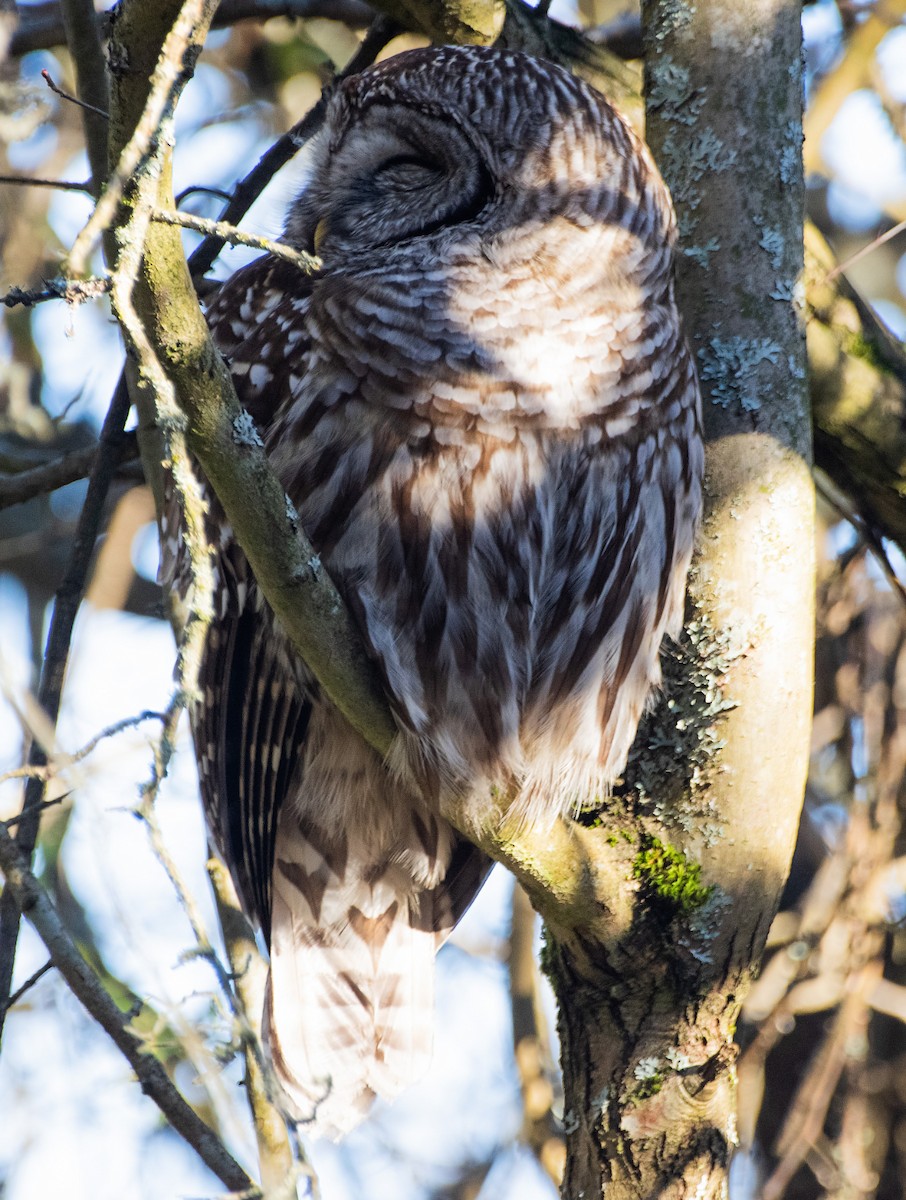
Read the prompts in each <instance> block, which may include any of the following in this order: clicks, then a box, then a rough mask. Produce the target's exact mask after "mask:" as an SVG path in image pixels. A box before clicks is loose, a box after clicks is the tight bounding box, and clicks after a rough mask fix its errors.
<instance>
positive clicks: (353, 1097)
mask: <svg viewBox="0 0 906 1200" xmlns="http://www.w3.org/2000/svg"><path fill="white" fill-rule="evenodd" d="M307 849H308V851H309V853H308V854H307V855H306V863H305V864H304V865H303V863H301V862H299V861H298V860H296V861H293V862H289V861H286V860H285V859H281V858H280V856H279V853H278V857H277V862H276V863H275V866H274V875H273V884H274V887H273V909H272V916H271V973H270V981H269V990H268V999H267V1007H266V1012H265V1029H266V1034H267V1040H268V1045H269V1049H270V1054H271V1060H272V1062H273V1066H274V1073H275V1075H276V1081H277V1083H278V1085H279V1088H280V1090H281V1092H282V1096H280V1097H279V1100H280V1102H281V1104H282V1107H283V1108H284V1109H285V1111H286V1113H287V1115H288V1116H289V1117H291V1118H292V1119H293V1120H295V1121H297V1122H298V1123H299V1126H300V1130H301V1132H303V1133H306V1134H309V1135H311V1136H315V1137H328V1138H332V1139H337V1138H339V1137H342V1136H343V1135H344V1134H345V1133H347V1132H348V1131H349V1130H350V1129H352V1128H353V1127H354V1126H355V1125H357V1124H358V1123H359V1122H360V1121H361V1120H362V1118H363V1117H364V1116H365V1115H366V1113H367V1112H368V1110H369V1108H370V1107H371V1103H372V1101H373V1100H374V1099H375V1097H376V1096H381V1097H382V1098H383V1099H385V1100H390V1099H393V1097H395V1096H396V1095H398V1094H399V1092H400V1091H401V1090H402V1089H403V1088H405V1087H406V1086H407V1085H408V1084H410V1083H414V1082H415V1081H416V1080H417V1079H419V1078H420V1077H421V1076H423V1075H424V1074H425V1073H426V1072H427V1070H428V1067H429V1065H430V1062H431V1053H432V1044H433V1027H434V956H435V954H436V952H437V949H438V948H439V946H440V944H441V943H442V942H443V940H444V939H445V938H446V936H447V935H448V934H449V932H450V930H451V929H452V927H453V924H455V921H456V920H457V919H458V917H459V916H461V915H462V912H463V911H464V910H465V907H466V904H467V903H468V901H465V902H464V903H463V901H464V898H465V895H466V893H468V900H469V901H470V900H471V899H472V897H474V895H475V893H476V892H477V890H478V887H480V885H481V883H482V882H483V881H484V878H485V876H486V875H487V871H488V864H487V860H486V859H484V858H483V856H481V855H480V854H479V853H478V852H477V851H475V850H474V848H473V847H471V846H468V847H466V844H465V843H463V850H462V851H461V852H460V853H457V852H456V851H454V853H453V856H452V860H451V862H450V866H449V869H448V872H447V880H448V881H449V884H450V885H451V887H447V886H445V885H446V883H447V880H445V881H442V882H440V883H439V884H438V885H437V886H435V887H433V888H430V889H424V890H421V891H415V890H413V885H412V880H411V878H408V879H405V880H403V879H400V878H397V879H396V880H395V881H394V874H395V873H394V872H392V871H391V872H387V873H385V874H384V875H383V876H382V877H381V878H380V879H374V874H375V872H374V871H372V872H370V873H369V872H367V871H363V870H362V869H361V868H359V869H358V870H354V869H353V864H352V863H351V862H350V863H347V864H346V866H345V870H344V872H343V879H342V880H338V879H337V878H336V876H335V873H334V872H332V871H328V868H327V866H326V863H324V862H323V860H322V861H321V863H320V865H318V864H316V862H315V861H313V860H314V858H315V857H316V856H315V855H313V854H312V851H313V847H311V846H310V845H309V846H308V847H307ZM457 850H458V847H457ZM294 857H295V856H294ZM306 866H308V867H309V868H314V869H309V870H306ZM369 874H371V876H372V878H371V880H369V878H368V876H369Z"/></svg>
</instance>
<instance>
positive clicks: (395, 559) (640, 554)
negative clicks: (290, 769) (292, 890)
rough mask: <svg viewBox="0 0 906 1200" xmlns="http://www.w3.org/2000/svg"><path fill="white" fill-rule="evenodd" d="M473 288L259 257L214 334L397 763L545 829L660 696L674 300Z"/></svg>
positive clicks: (692, 403) (672, 588)
mask: <svg viewBox="0 0 906 1200" xmlns="http://www.w3.org/2000/svg"><path fill="white" fill-rule="evenodd" d="M573 265H574V264H573ZM475 271H476V267H475V265H474V262H473V261H472V260H471V259H469V260H468V261H462V262H460V263H456V262H454V263H453V264H451V266H450V269H448V270H443V269H441V268H440V267H438V268H436V269H434V270H432V271H429V272H427V273H425V272H424V271H422V272H421V274H420V275H417V274H415V273H411V274H410V273H408V272H407V271H406V270H405V269H401V270H400V271H399V272H398V273H397V274H396V275H394V274H393V273H392V272H391V273H385V274H384V275H383V276H382V275H381V274H380V273H379V272H376V271H366V272H363V273H361V274H359V275H358V276H353V275H351V274H350V273H349V272H342V273H338V274H336V275H332V274H331V272H330V271H329V270H325V272H323V273H322V274H321V275H318V276H315V277H314V278H312V279H307V278H306V277H304V276H302V275H301V274H300V273H299V272H298V271H296V270H295V269H294V268H293V267H291V266H289V265H288V264H284V263H276V262H273V261H269V260H259V261H258V262H257V263H254V264H253V265H252V266H251V267H249V268H247V269H246V270H245V271H242V272H239V273H238V274H237V276H235V277H234V279H233V280H232V281H230V283H229V284H227V285H226V288H225V289H224V292H223V293H222V294H221V296H220V297H219V298H218V300H217V302H216V304H215V306H214V308H213V310H212V314H211V320H212V324H213V328H214V332H215V335H216V337H217V340H218V341H219V342H220V344H221V346H222V347H223V348H224V350H225V351H226V353H227V355H228V358H229V362H230V366H231V369H232V371H233V374H234V377H235V379H236V383H237V387H238V389H239V393H240V397H241V399H242V401H243V403H244V404H245V405H246V406H247V407H248V409H249V411H250V412H251V413H252V415H253V416H254V418H255V420H256V421H257V422H258V424H259V427H260V428H261V431H262V435H263V436H264V438H265V442H266V445H267V447H268V451H269V454H270V456H271V458H272V461H273V463H274V465H275V467H276V469H277V470H278V473H279V474H280V477H281V479H282V481H283V483H284V486H285V487H286V489H287V492H288V494H289V495H290V497H291V499H292V500H293V502H294V503H295V504H296V506H297V508H298V510H299V514H300V517H301V520H302V523H303V525H304V527H305V529H306V532H307V533H308V535H309V536H310V538H311V539H312V541H313V543H314V544H315V546H316V547H317V548H318V550H319V552H320V553H321V555H322V558H323V560H324V562H325V564H326V565H327V567H328V569H329V570H330V572H331V574H332V575H333V577H334V578H335V580H336V582H337V583H338V585H339V586H340V589H341V591H342V592H343V593H344V596H345V598H346V600H347V602H348V603H349V605H350V607H351V609H352V611H353V613H354V615H355V617H356V619H357V621H358V623H359V625H360V627H361V630H362V634H363V636H364V639H365V642H366V645H367V647H368V649H369V651H370V653H371V654H372V655H373V657H374V658H375V660H376V662H377V663H378V664H379V666H380V669H381V671H382V673H383V677H384V680H385V683H386V686H387V691H388V696H389V698H390V702H391V705H392V707H393V710H394V713H395V715H396V717H397V720H398V723H399V724H400V727H401V729H402V731H403V736H402V737H401V739H400V742H399V745H398V747H397V751H396V757H395V760H394V764H393V765H394V766H395V768H396V769H397V770H398V771H400V772H401V773H402V774H403V775H405V776H408V777H409V778H410V779H411V780H412V781H413V782H414V783H415V784H416V785H417V786H418V788H419V789H420V790H422V791H424V790H425V789H426V788H427V789H428V790H429V791H430V792H433V793H434V794H438V793H441V794H443V793H444V792H446V791H447V790H448V789H453V790H455V791H456V792H457V793H462V792H463V791H464V790H465V791H469V792H475V793H476V794H479V793H481V792H482V790H483V789H485V788H486V787H487V786H491V785H494V786H499V785H501V783H503V784H505V785H506V786H512V785H513V784H514V783H515V784H516V785H517V787H519V790H520V799H519V800H518V801H517V807H518V808H519V810H520V811H521V812H522V813H523V814H524V815H525V816H527V817H528V818H530V819H536V818H538V817H539V816H542V815H547V816H550V815H552V812H553V811H555V810H558V809H562V808H564V807H568V806H569V805H571V804H575V803H576V802H579V801H581V800H582V799H584V798H586V797H587V796H588V795H594V794H602V793H603V792H604V791H606V788H607V787H608V785H609V783H610V782H611V781H612V780H613V779H614V778H615V777H616V776H617V775H618V774H619V771H620V770H621V769H622V766H623V763H624V761H625V756H626V753H627V752H628V749H629V744H630V742H631V740H632V737H633V735H634V731H635V727H636V723H637V720H638V717H639V715H640V713H641V710H642V707H643V705H644V703H645V700H646V698H647V695H648V693H649V690H650V688H651V686H652V684H654V683H656V682H657V680H658V679H659V668H658V649H659V646H660V642H661V640H662V637H663V634H664V632H665V630H671V631H672V630H675V629H676V628H677V626H678V623H679V620H680V609H681V603H682V594H683V587H684V579H685V573H686V569H687V565H688V559H689V555H690V552H691V544H692V536H693V529H694V524H695V520H696V514H697V511H698V507H699V496H700V475H701V469H702V453H701V445H700V434H699V416H698V394H697V386H696V383H695V379H694V372H693V370H692V366H691V363H690V360H689V356H688V351H687V350H686V347H685V344H684V342H683V339H682V334H681V330H680V326H679V320H678V317H677V314H676V310H675V308H674V306H673V301H672V295H670V293H669V290H668V291H667V292H661V293H660V294H657V295H656V296H655V297H654V301H653V302H651V298H650V297H649V300H648V301H646V302H643V299H642V297H641V296H640V293H639V288H638V286H637V284H635V283H628V282H626V281H625V280H624V281H623V283H622V284H619V283H618V284H611V281H610V280H609V278H605V280H604V283H603V285H602V284H601V282H600V277H601V273H600V271H594V270H592V268H591V267H589V268H588V271H587V272H585V273H583V271H581V270H578V269H574V270H573V271H572V274H571V276H570V280H569V284H568V286H566V287H564V289H563V295H562V297H561V299H560V304H559V311H554V309H553V307H552V306H553V305H554V301H555V299H556V297H555V295H554V294H553V293H552V291H551V286H550V281H549V279H546V278H543V277H540V276H539V275H538V273H537V272H536V271H533V270H530V269H528V268H526V269H525V270H524V271H522V272H521V273H519V272H517V273H516V276H515V277H513V278H509V277H508V278H506V279H502V278H501V281H500V287H499V288H498V289H497V293H498V294H497V295H496V296H495V294H494V293H495V288H494V276H495V270H494V269H493V267H491V268H489V269H488V270H487V271H484V270H483V271H482V272H481V277H480V278H476V277H475ZM595 284H597V293H596V292H595V291H594V286H593V285H595ZM551 797H556V799H555V800H554V801H553V802H552V800H551Z"/></svg>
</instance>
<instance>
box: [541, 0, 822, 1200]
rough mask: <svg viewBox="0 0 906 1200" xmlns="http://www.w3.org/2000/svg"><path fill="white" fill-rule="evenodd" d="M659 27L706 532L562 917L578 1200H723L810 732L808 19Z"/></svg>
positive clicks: (741, 10) (656, 12) (705, 19)
mask: <svg viewBox="0 0 906 1200" xmlns="http://www.w3.org/2000/svg"><path fill="white" fill-rule="evenodd" d="M644 10H645V11H644V16H645V18H646V26H647V28H646V45H647V59H646V73H647V92H648V95H647V103H648V120H649V125H648V133H649V140H650V142H651V144H652V147H653V149H654V152H655V156H656V157H657V158H658V160H659V164H660V167H661V170H662V172H663V173H664V175H665V177H666V179H667V182H668V184H669V185H670V186H671V190H672V192H673V196H674V200H675V203H676V207H677V211H678V216H679V223H680V231H681V253H680V260H679V265H678V281H679V282H678V286H679V294H680V299H681V305H682V307H683V309H684V311H685V315H686V324H687V332H688V335H689V338H690V342H691V344H692V348H693V353H694V354H695V357H696V361H697V364H698V368H699V372H700V375H701V378H702V384H703V391H704V396H705V424H706V431H707V436H708V441H709V458H708V479H707V484H706V512H705V517H704V523H703V528H702V534H701V538H700V550H699V554H698V557H697V561H696V563H695V565H694V568H693V574H692V579H691V582H690V601H689V611H688V621H687V628H686V633H685V634H684V637H683V640H682V642H681V644H680V646H679V647H677V648H676V649H675V650H668V653H667V661H666V670H665V675H666V683H665V693H664V696H663V697H662V700H661V702H660V704H659V705H658V707H657V709H656V710H655V712H654V713H653V714H652V716H651V717H650V718H649V720H648V721H647V722H646V724H645V726H644V727H643V729H642V731H641V733H640V737H639V739H638V742H637V745H636V750H635V756H634V760H633V762H632V763H631V764H630V769H629V771H628V772H627V781H626V787H625V790H624V792H623V794H622V796H620V797H617V798H616V799H615V801H614V802H613V804H612V805H611V806H610V808H609V810H608V811H607V812H606V813H604V814H602V815H601V817H600V825H599V827H598V828H597V829H590V830H589V831H588V835H589V836H588V838H587V839H586V841H585V844H586V846H588V847H589V855H588V860H587V861H586V872H587V873H588V875H589V876H590V878H591V879H592V880H593V881H594V890H595V892H596V895H597V899H598V903H599V904H600V906H601V907H600V910H599V913H598V917H597V919H596V920H594V921H593V922H592V923H591V925H590V927H588V928H583V927H582V924H581V923H573V924H571V925H569V926H567V925H565V924H560V923H558V920H557V917H556V916H554V917H551V915H550V914H548V930H549V935H550V945H549V950H548V961H547V966H548V970H549V973H550V976H551V979H552V982H553V984H554V988H555V991H556V993H557V998H558V1002H559V1005H560V1034H561V1039H562V1043H563V1071H564V1087H565V1093H566V1131H567V1138H568V1142H567V1150H568V1161H567V1167H566V1177H565V1180H564V1185H563V1195H564V1196H565V1197H568V1198H569V1200H579V1197H583V1198H585V1200H591V1198H592V1197H595V1196H598V1197H600V1196H604V1195H606V1196H607V1198H608V1200H617V1198H620V1200H623V1198H626V1200H628V1198H630V1197H632V1198H639V1197H646V1198H649V1197H671V1198H674V1197H676V1198H678V1197H692V1196H695V1197H696V1200H705V1198H707V1197H711V1196H714V1197H717V1196H721V1195H724V1194H725V1189H726V1185H727V1168H728V1165H729V1158H730V1154H731V1151H732V1147H733V1143H734V1129H735V1097H734V1075H733V1062H734V1058H735V1048H734V1046H733V1040H732V1039H733V1030H734V1027H735V1022H736V1016H737V1013H738V1011H739V1006H740V1003H741V1001H742V998H743V996H744V994H745V991H746V990H747V986H748V982H749V980H750V979H751V976H752V973H753V971H754V970H755V969H756V968H757V964H758V961H759V958H760V955H761V952H762V949H763V946H764V941H765V937H766V935H767V931H768V928H769V926H770V923H771V920H772V917H773V914H774V911H775V908H776V905H777V902H778V899H779V895H780V889H781V887H782V884H783V881H784V878H785V875H786V872H787V869H788V865H789V859H790V856H791V853H792V847H793V842H794V838H795V832H796V827H797V822H798V813H799V808H800V805H801V800H802V794H803V787H804V781H805V772H806V765H807V750H808V729H809V721H810V714H811V657H812V652H811V647H812V634H813V616H812V613H813V586H814V585H813V569H812V557H813V554H812V539H813V529H812V512H813V498H812V487H811V478H810V470H809V461H810V446H809V415H808V405H807V395H806V384H805V378H806V372H805V343H804V337H803V331H802V327H801V320H800V312H799V311H798V308H797V295H798V279H799V275H800V272H801V268H802V221H803V212H802V172H801V164H800V149H801V86H802V85H801V70H800V24H799V9H798V5H796V4H782V3H780V2H779V0H753V2H750V3H748V4H746V5H745V6H743V7H741V6H739V5H737V4H736V3H735V0H734V2H730V0H699V2H698V3H697V4H696V5H695V6H692V5H688V6H686V5H685V4H684V3H682V2H681V3H679V4H677V3H675V2H671V3H664V2H661V0H649V2H648V3H647V4H645V5H644ZM596 835H597V836H596ZM596 843H597V844H596ZM605 843H606V849H605ZM620 855H622V858H623V864H622V869H621V868H620V866H619V863H618V861H616V860H619V858H620ZM615 859H616V860H615ZM605 860H606V861H607V869H606V871H604V870H603V869H602V868H603V864H604V862H605ZM615 881H617V882H616V885H615Z"/></svg>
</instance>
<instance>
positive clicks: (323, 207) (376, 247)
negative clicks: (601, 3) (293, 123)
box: [286, 46, 673, 267]
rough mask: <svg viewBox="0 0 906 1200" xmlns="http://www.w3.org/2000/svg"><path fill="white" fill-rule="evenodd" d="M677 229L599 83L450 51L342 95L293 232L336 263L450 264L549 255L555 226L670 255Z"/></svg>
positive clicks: (354, 81) (408, 59)
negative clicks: (616, 233) (420, 260)
mask: <svg viewBox="0 0 906 1200" xmlns="http://www.w3.org/2000/svg"><path fill="white" fill-rule="evenodd" d="M672 221H673V218H672V210H671V206H670V201H669V197H668V196H667V193H666V189H665V188H664V185H663V183H662V182H661V180H660V177H659V176H658V174H657V171H656V169H655V167H654V165H653V163H652V161H651V158H650V156H649V155H648V152H647V150H646V149H645V148H644V146H643V145H642V143H640V142H639V140H638V139H637V138H636V137H635V135H634V134H633V133H632V131H631V130H630V129H629V127H628V126H627V125H626V123H625V122H624V121H623V119H622V118H621V117H620V116H619V115H618V114H617V113H616V112H615V111H614V109H613V108H611V106H610V105H609V104H608V103H607V101H606V100H605V99H604V98H603V97H602V96H600V95H599V94H598V93H597V92H595V91H594V90H593V89H592V88H590V87H588V86H587V85H586V84H584V83H583V82H581V81H580V80H577V79H575V78H573V77H572V76H571V75H570V74H569V73H568V72H567V71H565V70H563V69H562V68H560V67H557V66H555V65H554V64H553V63H549V62H545V61H541V60H539V59H534V58H531V57H529V56H528V55H524V54H518V53H514V52H511V51H507V50H496V49H493V48H488V47H477V46H444V47H440V48H434V49H427V50H413V51H410V52H408V53H405V54H400V55H398V56H396V57H395V58H391V59H389V60H387V61H386V62H384V63H381V64H379V65H378V66H375V67H372V68H370V69H369V70H367V71H364V72H362V74H361V75H357V76H354V77H352V78H350V79H347V80H346V81H345V82H344V83H343V84H342V85H341V86H340V87H339V88H338V89H337V92H336V93H335V95H334V96H333V98H332V99H331V101H330V104H329V107H328V113H327V117H326V120H325V125H324V128H323V131H322V133H321V134H320V135H319V139H318V143H317V145H316V146H315V148H314V150H313V165H312V173H311V178H310V182H309V184H308V186H307V187H306V189H305V190H304V192H303V193H302V195H301V196H300V197H299V199H298V200H297V201H296V203H295V204H294V205H293V207H292V209H291V211H290V214H289V218H288V221H287V227H286V236H287V240H288V241H290V242H291V243H292V244H294V245H297V246H299V247H301V248H304V249H307V250H309V251H313V252H316V253H318V254H319V255H321V256H322V258H324V260H325V264H326V265H327V266H328V267H372V266H375V265H379V264H380V263H381V262H382V261H385V260H386V258H387V256H391V257H394V258H399V257H404V258H405V257H409V256H410V255H411V254H413V253H416V254H418V255H421V256H424V255H426V254H427V255H430V256H431V257H432V258H433V259H434V261H436V262H437V263H438V265H439V266H443V265H445V264H446V263H447V262H449V261H450V258H451V256H452V255H455V254H456V251H457V248H461V249H463V250H464V251H466V252H467V253H470V254H474V253H475V252H476V251H478V252H479V253H482V254H483V255H484V256H485V257H486V258H488V259H490V260H492V261H494V260H495V259H496V258H498V257H499V256H500V255H501V254H506V256H507V257H508V259H509V260H510V261H512V259H513V256H514V255H513V253H512V252H511V251H512V249H513V247H514V246H515V245H516V244H517V243H520V242H521V243H524V247H525V254H526V256H527V257H532V256H536V255H537V248H536V243H537V242H538V239H539V237H540V236H542V231H543V230H549V229H550V228H551V227H552V223H566V224H567V225H568V226H569V227H571V229H573V230H575V231H577V232H578V231H585V232H587V233H588V234H594V233H595V232H600V231H602V230H606V229H608V228H610V229H614V228H621V229H623V230H625V231H627V232H628V233H630V234H631V235H632V236H633V238H635V239H638V242H639V244H640V246H642V247H644V245H645V244H648V245H651V246H655V247H658V248H659V249H663V247H664V246H665V245H668V244H670V243H671V242H672V237H673V232H672ZM587 240H588V239H586V241H587ZM502 248H504V249H502ZM587 249H588V250H589V251H591V250H592V247H591V246H590V245H589V246H587ZM517 256H518V255H517Z"/></svg>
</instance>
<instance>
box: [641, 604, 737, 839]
mask: <svg viewBox="0 0 906 1200" xmlns="http://www.w3.org/2000/svg"><path fill="white" fill-rule="evenodd" d="M738 657H739V652H738V651H734V650H733V649H732V648H731V642H730V635H729V633H727V632H726V631H725V630H720V631H717V630H714V629H713V628H712V626H711V624H710V622H709V621H708V619H707V618H706V617H705V616H704V615H701V616H698V617H695V618H693V619H692V620H690V621H689V622H687V624H686V627H685V629H684V630H683V632H682V633H681V635H680V637H679V640H678V641H676V642H668V643H667V644H666V645H665V646H664V649H663V651H662V653H661V670H662V674H663V683H662V687H661V691H660V694H659V696H658V697H657V701H656V703H655V705H654V706H653V708H652V709H651V711H650V712H648V713H646V714H645V716H644V717H643V718H642V722H641V724H640V726H639V733H638V736H637V737H636V740H635V742H634V744H633V747H632V750H631V752H630V755H629V762H628V764H627V767H626V771H625V772H624V781H623V785H622V787H621V788H620V789H619V794H620V795H622V796H623V797H625V798H630V797H631V798H632V799H633V800H634V801H635V802H636V803H637V804H638V805H639V806H640V807H641V808H642V809H643V810H644V811H646V812H650V813H651V814H652V815H653V816H654V817H655V818H657V819H658V820H662V821H670V822H672V823H673V824H675V825H677V826H679V827H680V828H681V829H684V830H690V829H696V830H698V831H699V832H702V833H704V834H705V836H706V838H707V840H708V843H709V844H711V843H712V842H713V841H716V840H717V838H719V836H720V833H721V828H720V823H719V814H716V813H714V812H712V811H711V810H710V808H709V805H710V804H711V801H710V799H709V795H708V789H707V787H706V783H707V775H706V773H707V770H708V767H709V766H710V764H711V763H712V762H713V760H714V757H715V756H716V755H717V753H718V752H719V751H720V750H721V749H722V748H723V745H724V743H723V740H722V739H721V737H720V735H719V725H720V720H721V717H722V716H723V715H724V714H725V713H727V712H729V711H730V710H731V709H732V708H734V707H735V704H734V702H733V701H732V700H730V699H729V698H728V697H727V696H726V695H725V694H724V677H725V675H726V673H727V671H728V670H729V669H730V667H731V666H732V664H733V662H734V661H735V660H736V659H737V658H738Z"/></svg>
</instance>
